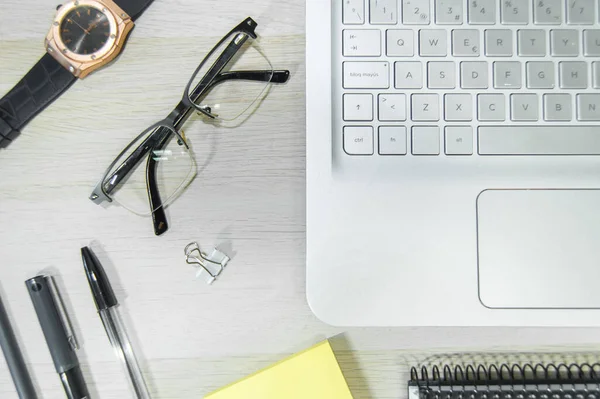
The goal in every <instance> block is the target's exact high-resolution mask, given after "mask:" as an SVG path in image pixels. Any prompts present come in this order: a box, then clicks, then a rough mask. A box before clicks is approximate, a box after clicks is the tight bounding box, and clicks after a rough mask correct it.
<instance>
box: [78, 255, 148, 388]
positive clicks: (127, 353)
mask: <svg viewBox="0 0 600 399" xmlns="http://www.w3.org/2000/svg"><path fill="white" fill-rule="evenodd" d="M81 258H82V260H83V268H84V269H85V275H86V277H87V279H88V282H89V283H90V289H91V290H92V295H93V296H94V302H96V308H97V309H98V315H99V316H100V319H101V320H102V324H103V325H104V329H105V330H106V334H107V335H108V339H109V340H110V343H111V344H112V346H113V348H114V350H115V354H116V355H117V357H118V358H119V359H120V360H121V362H122V363H123V366H124V367H125V370H126V371H127V374H128V375H129V379H130V380H131V385H132V386H133V390H134V391H135V395H136V397H137V398H138V399H150V393H149V392H148V387H147V386H146V381H144V376H143V375H142V370H141V369H140V366H139V364H138V362H137V359H136V358H135V354H134V353H133V348H132V346H131V342H130V341H129V338H128V337H127V333H126V332H125V327H124V325H123V321H122V320H121V318H120V317H119V312H118V311H117V306H118V305H119V301H118V300H117V297H116V295H115V293H114V291H113V289H112V286H111V285H110V281H108V277H107V276H106V273H105V272H104V268H103V267H102V265H101V264H100V261H99V260H98V258H96V255H94V253H93V252H92V251H91V250H90V249H89V248H88V247H83V248H81Z"/></svg>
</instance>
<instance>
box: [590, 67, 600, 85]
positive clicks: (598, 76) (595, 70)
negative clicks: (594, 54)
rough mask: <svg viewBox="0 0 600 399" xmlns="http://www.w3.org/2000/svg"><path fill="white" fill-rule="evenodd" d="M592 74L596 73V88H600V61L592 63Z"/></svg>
mask: <svg viewBox="0 0 600 399" xmlns="http://www.w3.org/2000/svg"><path fill="white" fill-rule="evenodd" d="M592 75H594V79H593V80H594V89H600V62H598V61H596V62H593V63H592Z"/></svg>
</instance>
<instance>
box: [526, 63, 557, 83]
mask: <svg viewBox="0 0 600 399" xmlns="http://www.w3.org/2000/svg"><path fill="white" fill-rule="evenodd" d="M526 68H527V72H526V73H527V88H529V89H553V88H554V86H556V83H555V78H554V63H553V62H551V61H541V62H538V61H531V62H528V63H527V67H526Z"/></svg>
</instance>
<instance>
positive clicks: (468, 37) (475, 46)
mask: <svg viewBox="0 0 600 399" xmlns="http://www.w3.org/2000/svg"><path fill="white" fill-rule="evenodd" d="M480 53H481V45H480V44H479V31H478V30H476V29H454V30H453V31H452V55H454V56H456V57H479V54H480Z"/></svg>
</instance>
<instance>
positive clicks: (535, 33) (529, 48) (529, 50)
mask: <svg viewBox="0 0 600 399" xmlns="http://www.w3.org/2000/svg"><path fill="white" fill-rule="evenodd" d="M517 49H518V52H519V55H520V56H522V57H544V56H545V55H546V32H545V31H543V30H541V29H519V32H518V34H517Z"/></svg>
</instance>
